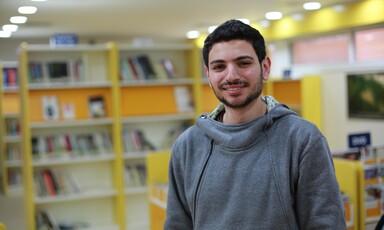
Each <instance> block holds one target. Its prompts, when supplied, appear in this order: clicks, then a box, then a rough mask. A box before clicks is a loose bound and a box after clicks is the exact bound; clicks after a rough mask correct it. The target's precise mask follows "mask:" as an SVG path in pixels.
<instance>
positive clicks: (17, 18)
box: [9, 16, 27, 24]
mask: <svg viewBox="0 0 384 230" xmlns="http://www.w3.org/2000/svg"><path fill="white" fill-rule="evenodd" d="M9 21H10V22H11V23H14V24H23V23H25V22H27V17H25V16H13V17H11V18H10V19H9Z"/></svg>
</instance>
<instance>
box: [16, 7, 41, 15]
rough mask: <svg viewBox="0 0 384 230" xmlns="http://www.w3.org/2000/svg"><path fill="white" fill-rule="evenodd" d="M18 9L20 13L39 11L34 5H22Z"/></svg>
mask: <svg viewBox="0 0 384 230" xmlns="http://www.w3.org/2000/svg"><path fill="white" fill-rule="evenodd" d="M17 11H18V12H19V13H20V14H34V13H36V11H37V8H36V7H34V6H20V7H19V9H17Z"/></svg>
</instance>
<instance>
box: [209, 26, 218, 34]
mask: <svg viewBox="0 0 384 230" xmlns="http://www.w3.org/2000/svg"><path fill="white" fill-rule="evenodd" d="M216 28H217V26H210V27H208V33H212V32H213V31H214V30H215V29H216Z"/></svg>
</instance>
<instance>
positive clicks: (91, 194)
mask: <svg viewBox="0 0 384 230" xmlns="http://www.w3.org/2000/svg"><path fill="white" fill-rule="evenodd" d="M116 194H117V192H116V191H115V190H108V189H100V190H90V191H82V192H80V193H77V194H65V195H56V196H46V197H35V203H36V204H48V203H49V204H52V203H59V202H69V201H78V200H86V199H96V198H108V197H114V196H116Z"/></svg>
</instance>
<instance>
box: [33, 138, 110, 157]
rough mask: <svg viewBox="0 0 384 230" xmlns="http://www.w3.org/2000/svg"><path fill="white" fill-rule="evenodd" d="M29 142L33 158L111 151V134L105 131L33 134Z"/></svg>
mask: <svg viewBox="0 0 384 230" xmlns="http://www.w3.org/2000/svg"><path fill="white" fill-rule="evenodd" d="M31 142H32V155H33V158H34V159H35V160H44V159H60V158H74V157H80V156H90V155H95V154H108V153H111V152H113V148H112V141H111V136H110V134H109V133H107V132H94V133H90V134H56V135H47V136H43V135H41V136H33V137H32V140H31Z"/></svg>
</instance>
